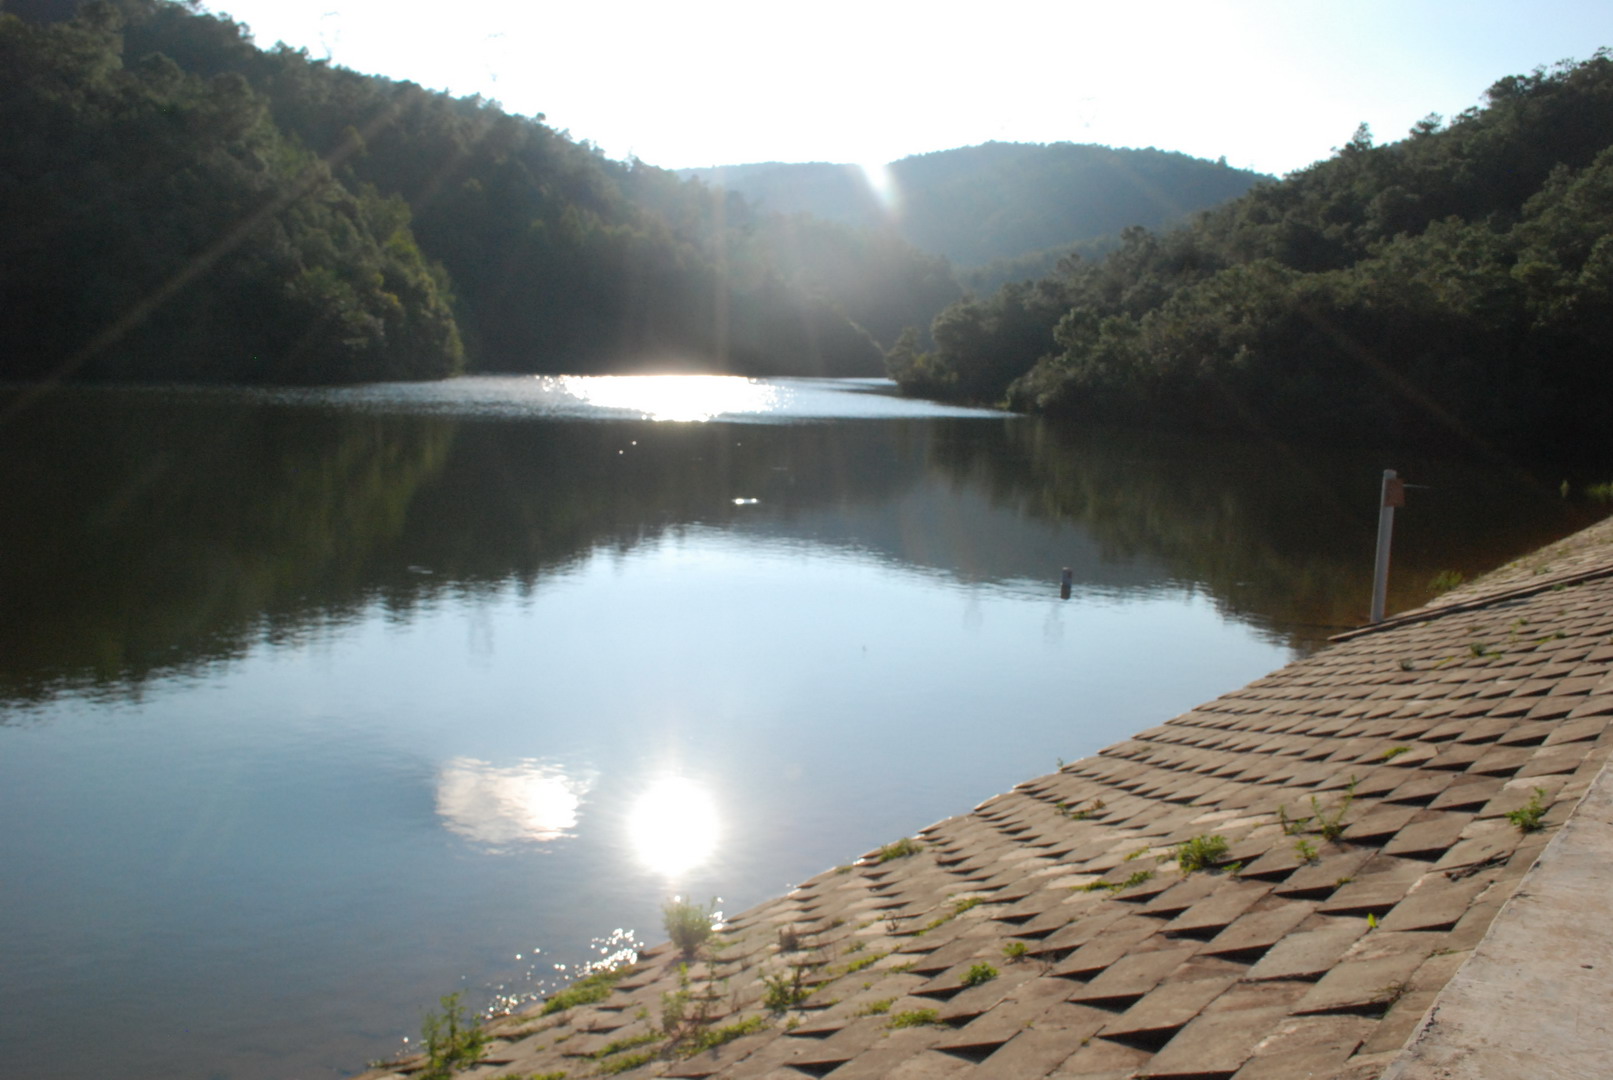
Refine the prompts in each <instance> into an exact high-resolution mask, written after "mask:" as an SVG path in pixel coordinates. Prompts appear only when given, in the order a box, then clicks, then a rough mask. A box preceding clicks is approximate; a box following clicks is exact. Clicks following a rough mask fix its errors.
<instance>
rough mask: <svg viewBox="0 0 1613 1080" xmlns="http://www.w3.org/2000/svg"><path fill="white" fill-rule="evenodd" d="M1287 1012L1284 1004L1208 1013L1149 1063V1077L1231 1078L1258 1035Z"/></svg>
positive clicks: (1177, 1036) (1240, 1065) (1172, 1040)
mask: <svg viewBox="0 0 1613 1080" xmlns="http://www.w3.org/2000/svg"><path fill="white" fill-rule="evenodd" d="M1287 1012H1288V1008H1287V1006H1286V1005H1283V1004H1278V1005H1257V1006H1252V1007H1248V1008H1229V1009H1224V1010H1219V1011H1206V1012H1205V1013H1203V1014H1202V1015H1200V1016H1199V1017H1198V1018H1197V1019H1195V1020H1193V1022H1192V1023H1190V1024H1188V1025H1187V1026H1186V1027H1184V1028H1183V1029H1182V1030H1181V1031H1179V1032H1177V1033H1176V1035H1175V1037H1174V1038H1172V1039H1171V1041H1170V1042H1168V1043H1166V1044H1165V1046H1164V1047H1163V1048H1162V1049H1161V1050H1160V1052H1159V1053H1158V1054H1156V1055H1155V1056H1154V1058H1153V1060H1151V1061H1149V1062H1148V1065H1147V1070H1146V1071H1147V1075H1149V1076H1152V1077H1160V1078H1161V1080H1164V1078H1166V1077H1204V1076H1231V1075H1233V1073H1235V1072H1236V1071H1237V1070H1238V1069H1239V1068H1240V1067H1242V1065H1243V1063H1244V1062H1246V1061H1248V1060H1249V1057H1250V1054H1251V1053H1252V1052H1253V1050H1254V1046H1255V1039H1256V1038H1258V1037H1259V1033H1260V1032H1262V1031H1266V1030H1268V1029H1270V1028H1271V1027H1272V1026H1273V1025H1275V1024H1276V1023H1278V1022H1279V1021H1281V1020H1282V1019H1283V1017H1284V1016H1285V1015H1286V1014H1287Z"/></svg>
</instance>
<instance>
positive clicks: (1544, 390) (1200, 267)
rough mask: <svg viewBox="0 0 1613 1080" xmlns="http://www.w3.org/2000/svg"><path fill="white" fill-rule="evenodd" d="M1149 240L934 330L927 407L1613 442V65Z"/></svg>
mask: <svg viewBox="0 0 1613 1080" xmlns="http://www.w3.org/2000/svg"><path fill="white" fill-rule="evenodd" d="M1485 101H1486V103H1485V105H1484V107H1482V108H1474V109H1470V110H1468V111H1466V112H1464V113H1462V114H1461V115H1459V116H1457V117H1455V118H1453V119H1452V120H1450V121H1449V122H1448V123H1447V122H1446V121H1445V120H1444V119H1442V118H1441V117H1438V116H1433V115H1431V116H1429V117H1427V118H1426V119H1425V120H1423V121H1421V122H1419V123H1418V124H1417V125H1416V126H1415V127H1414V128H1413V129H1412V131H1411V132H1410V134H1409V135H1408V136H1407V137H1406V138H1404V139H1401V140H1399V141H1396V142H1392V143H1388V144H1385V145H1374V141H1373V138H1372V135H1371V133H1370V132H1368V131H1367V130H1366V128H1365V127H1364V126H1363V127H1362V128H1361V129H1359V130H1358V131H1357V132H1356V134H1355V136H1354V138H1352V139H1350V140H1349V141H1348V142H1347V143H1346V144H1345V145H1344V146H1343V147H1341V148H1340V149H1339V150H1338V151H1337V152H1336V153H1335V154H1334V156H1333V157H1331V158H1330V159H1328V160H1326V161H1323V162H1319V163H1317V164H1316V165H1313V166H1311V167H1310V168H1308V169H1305V170H1303V171H1300V172H1298V173H1295V174H1292V175H1290V176H1289V177H1287V178H1286V179H1284V180H1282V181H1281V182H1278V183H1273V184H1265V185H1259V186H1257V187H1255V188H1254V189H1252V190H1251V191H1250V192H1249V193H1248V194H1247V195H1245V196H1243V197H1242V198H1240V199H1238V200H1236V201H1234V202H1231V203H1229V204H1227V205H1225V206H1223V207H1220V208H1218V209H1215V210H1213V211H1209V212H1207V213H1205V214H1203V215H1201V216H1199V217H1198V218H1197V220H1195V221H1194V222H1193V223H1192V224H1191V225H1189V226H1187V227H1184V228H1179V229H1175V230H1172V231H1169V232H1165V233H1162V234H1158V235H1156V234H1154V233H1152V232H1149V231H1148V230H1145V229H1131V230H1128V231H1127V232H1126V233H1125V234H1124V243H1123V245H1122V246H1121V247H1120V248H1119V249H1118V250H1116V251H1115V252H1113V253H1112V254H1110V255H1109V256H1107V257H1106V258H1104V259H1102V260H1101V261H1096V262H1087V261H1080V260H1070V261H1067V262H1066V264H1065V265H1064V266H1063V267H1062V269H1061V272H1059V273H1057V274H1055V275H1053V276H1050V277H1048V278H1045V279H1043V280H1041V281H1039V282H1037V283H1035V284H1020V285H1009V286H1006V287H1005V288H1003V289H1002V290H1001V291H999V292H998V293H997V294H996V295H995V296H992V297H990V298H987V299H983V300H969V301H965V302H961V303H959V304H956V305H954V306H953V307H951V308H949V309H948V310H947V311H945V312H943V313H942V314H941V315H940V316H938V317H937V319H936V320H935V322H934V324H933V326H932V332H933V336H934V341H935V349H934V351H933V352H925V351H923V350H922V346H921V345H920V343H919V341H918V338H917V335H907V336H906V337H904V340H903V341H901V342H899V343H898V345H897V347H896V348H895V349H893V350H891V352H890V354H889V356H888V360H889V363H890V368H891V371H892V373H893V375H895V377H896V378H897V379H898V381H900V382H901V384H902V385H903V387H904V388H905V389H906V390H908V391H909V392H912V393H920V394H930V395H937V396H946V397H962V398H973V399H980V400H988V401H1001V400H1004V399H1005V398H1006V399H1007V400H1008V401H1009V402H1011V403H1012V404H1013V405H1014V406H1015V407H1018V408H1022V409H1032V410H1040V411H1044V412H1048V413H1053V414H1058V415H1063V416H1068V417H1076V418H1080V419H1082V420H1087V421H1091V420H1102V421H1123V422H1126V423H1132V424H1141V425H1155V426H1160V427H1165V426H1171V427H1176V426H1181V425H1198V426H1210V427H1244V428H1254V429H1257V430H1267V431H1280V432H1289V433H1306V434H1312V435H1316V434H1330V433H1332V434H1336V433H1351V434H1355V435H1364V436H1367V437H1375V436H1380V435H1387V434H1400V435H1410V436H1423V437H1429V438H1438V439H1449V440H1455V441H1459V442H1463V443H1467V444H1470V445H1471V444H1472V443H1475V442H1479V443H1488V444H1491V445H1498V444H1499V445H1509V446H1525V445H1527V446H1531V447H1534V448H1537V449H1538V448H1540V447H1543V446H1546V445H1555V446H1558V447H1561V448H1565V449H1576V448H1578V449H1594V450H1596V451H1597V452H1599V453H1604V454H1605V452H1606V451H1607V449H1608V448H1609V446H1610V444H1613V436H1610V435H1609V431H1610V428H1609V423H1608V419H1607V409H1608V403H1609V402H1610V401H1613V363H1610V362H1609V359H1608V357H1609V350H1610V347H1613V57H1610V56H1609V55H1608V53H1607V51H1606V50H1603V51H1601V52H1599V53H1598V54H1597V55H1596V56H1595V57H1593V58H1592V59H1590V60H1588V61H1585V62H1583V63H1565V64H1562V65H1558V66H1557V67H1555V68H1552V69H1549V70H1548V69H1541V70H1537V71H1536V72H1534V73H1533V74H1530V75H1524V76H1512V77H1507V78H1503V79H1501V80H1500V81H1498V82H1497V83H1495V84H1494V85H1493V86H1492V87H1491V88H1490V89H1489V91H1488V93H1487V95H1486V99H1485Z"/></svg>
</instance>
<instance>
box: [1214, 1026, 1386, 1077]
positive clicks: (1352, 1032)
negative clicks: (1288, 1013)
mask: <svg viewBox="0 0 1613 1080" xmlns="http://www.w3.org/2000/svg"><path fill="white" fill-rule="evenodd" d="M1377 1026H1378V1023H1377V1021H1376V1020H1374V1019H1372V1018H1370V1017H1364V1016H1348V1015H1334V1016H1295V1017H1289V1018H1287V1019H1285V1020H1283V1021H1282V1022H1281V1023H1279V1024H1278V1025H1277V1026H1276V1027H1275V1028H1274V1029H1273V1030H1272V1031H1271V1033H1270V1034H1268V1035H1267V1036H1266V1037H1265V1038H1263V1039H1261V1040H1260V1042H1259V1043H1257V1044H1256V1045H1255V1047H1254V1054H1253V1055H1252V1056H1251V1057H1250V1058H1249V1060H1248V1061H1247V1062H1245V1063H1244V1065H1243V1067H1242V1068H1241V1069H1239V1070H1238V1071H1237V1072H1236V1073H1235V1074H1233V1080H1307V1078H1310V1077H1320V1076H1331V1075H1333V1072H1334V1070H1337V1069H1339V1068H1341V1067H1342V1066H1343V1065H1344V1064H1345V1063H1346V1062H1348V1061H1349V1059H1350V1057H1351V1056H1352V1055H1353V1054H1354V1053H1355V1052H1356V1050H1357V1049H1358V1048H1360V1046H1361V1045H1362V1044H1363V1043H1364V1042H1366V1040H1367V1039H1369V1038H1371V1037H1372V1034H1373V1032H1374V1031H1375V1030H1376V1028H1377Z"/></svg>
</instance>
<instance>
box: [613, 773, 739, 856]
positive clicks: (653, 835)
mask: <svg viewBox="0 0 1613 1080" xmlns="http://www.w3.org/2000/svg"><path fill="white" fill-rule="evenodd" d="M627 828H628V835H629V837H630V839H631V840H632V844H633V852H634V854H635V855H636V856H637V857H638V860H639V862H640V863H642V864H643V865H644V866H646V867H648V868H649V869H650V870H652V871H654V872H655V873H658V874H661V875H663V876H665V877H669V878H671V877H676V876H677V875H679V874H682V873H685V872H687V871H689V870H692V869H694V868H695V867H697V866H699V865H700V864H701V863H703V862H705V861H706V860H707V859H708V858H710V857H711V853H712V852H713V851H715V850H716V848H717V834H718V831H719V830H718V824H717V804H716V803H715V802H713V801H712V798H711V795H710V794H709V793H708V792H707V791H706V790H705V788H703V787H701V786H700V785H699V784H696V783H695V782H694V781H692V780H686V779H684V778H683V777H681V776H669V777H666V778H665V779H662V780H657V781H656V782H655V783H654V784H653V785H651V787H650V789H649V790H648V791H646V792H645V793H644V794H643V795H641V796H640V797H639V800H638V802H637V803H635V804H634V805H633V810H632V813H631V814H630V815H629V816H628V821H627Z"/></svg>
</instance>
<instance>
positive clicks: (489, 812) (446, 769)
mask: <svg viewBox="0 0 1613 1080" xmlns="http://www.w3.org/2000/svg"><path fill="white" fill-rule="evenodd" d="M590 786H591V784H590V782H589V781H588V780H586V779H582V778H579V777H576V776H571V775H568V774H567V773H566V772H565V771H563V770H562V769H560V768H559V767H558V766H556V765H552V764H547V763H544V762H541V761H534V760H530V759H528V760H524V761H521V762H519V763H517V764H515V765H508V766H497V765H494V764H492V763H491V762H487V761H478V760H477V759H475V758H468V757H458V758H453V759H451V760H449V761H447V762H446V763H444V764H443V767H442V769H441V771H440V772H439V773H438V774H437V816H438V817H440V818H441V819H442V822H443V825H444V826H446V827H447V828H448V830H449V831H450V832H454V833H457V834H459V835H460V836H463V837H465V838H466V839H467V840H471V841H474V842H475V843H477V844H480V845H482V846H483V847H485V848H487V849H488V850H490V851H493V852H499V851H503V850H505V849H508V848H510V847H512V846H514V845H517V844H522V843H539V842H543V841H549V840H559V839H561V838H562V837H566V836H570V835H572V830H573V829H575V828H576V826H577V811H578V808H579V807H580V806H581V805H582V798H583V796H584V795H586V794H587V793H588V789H589V787H590Z"/></svg>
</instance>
